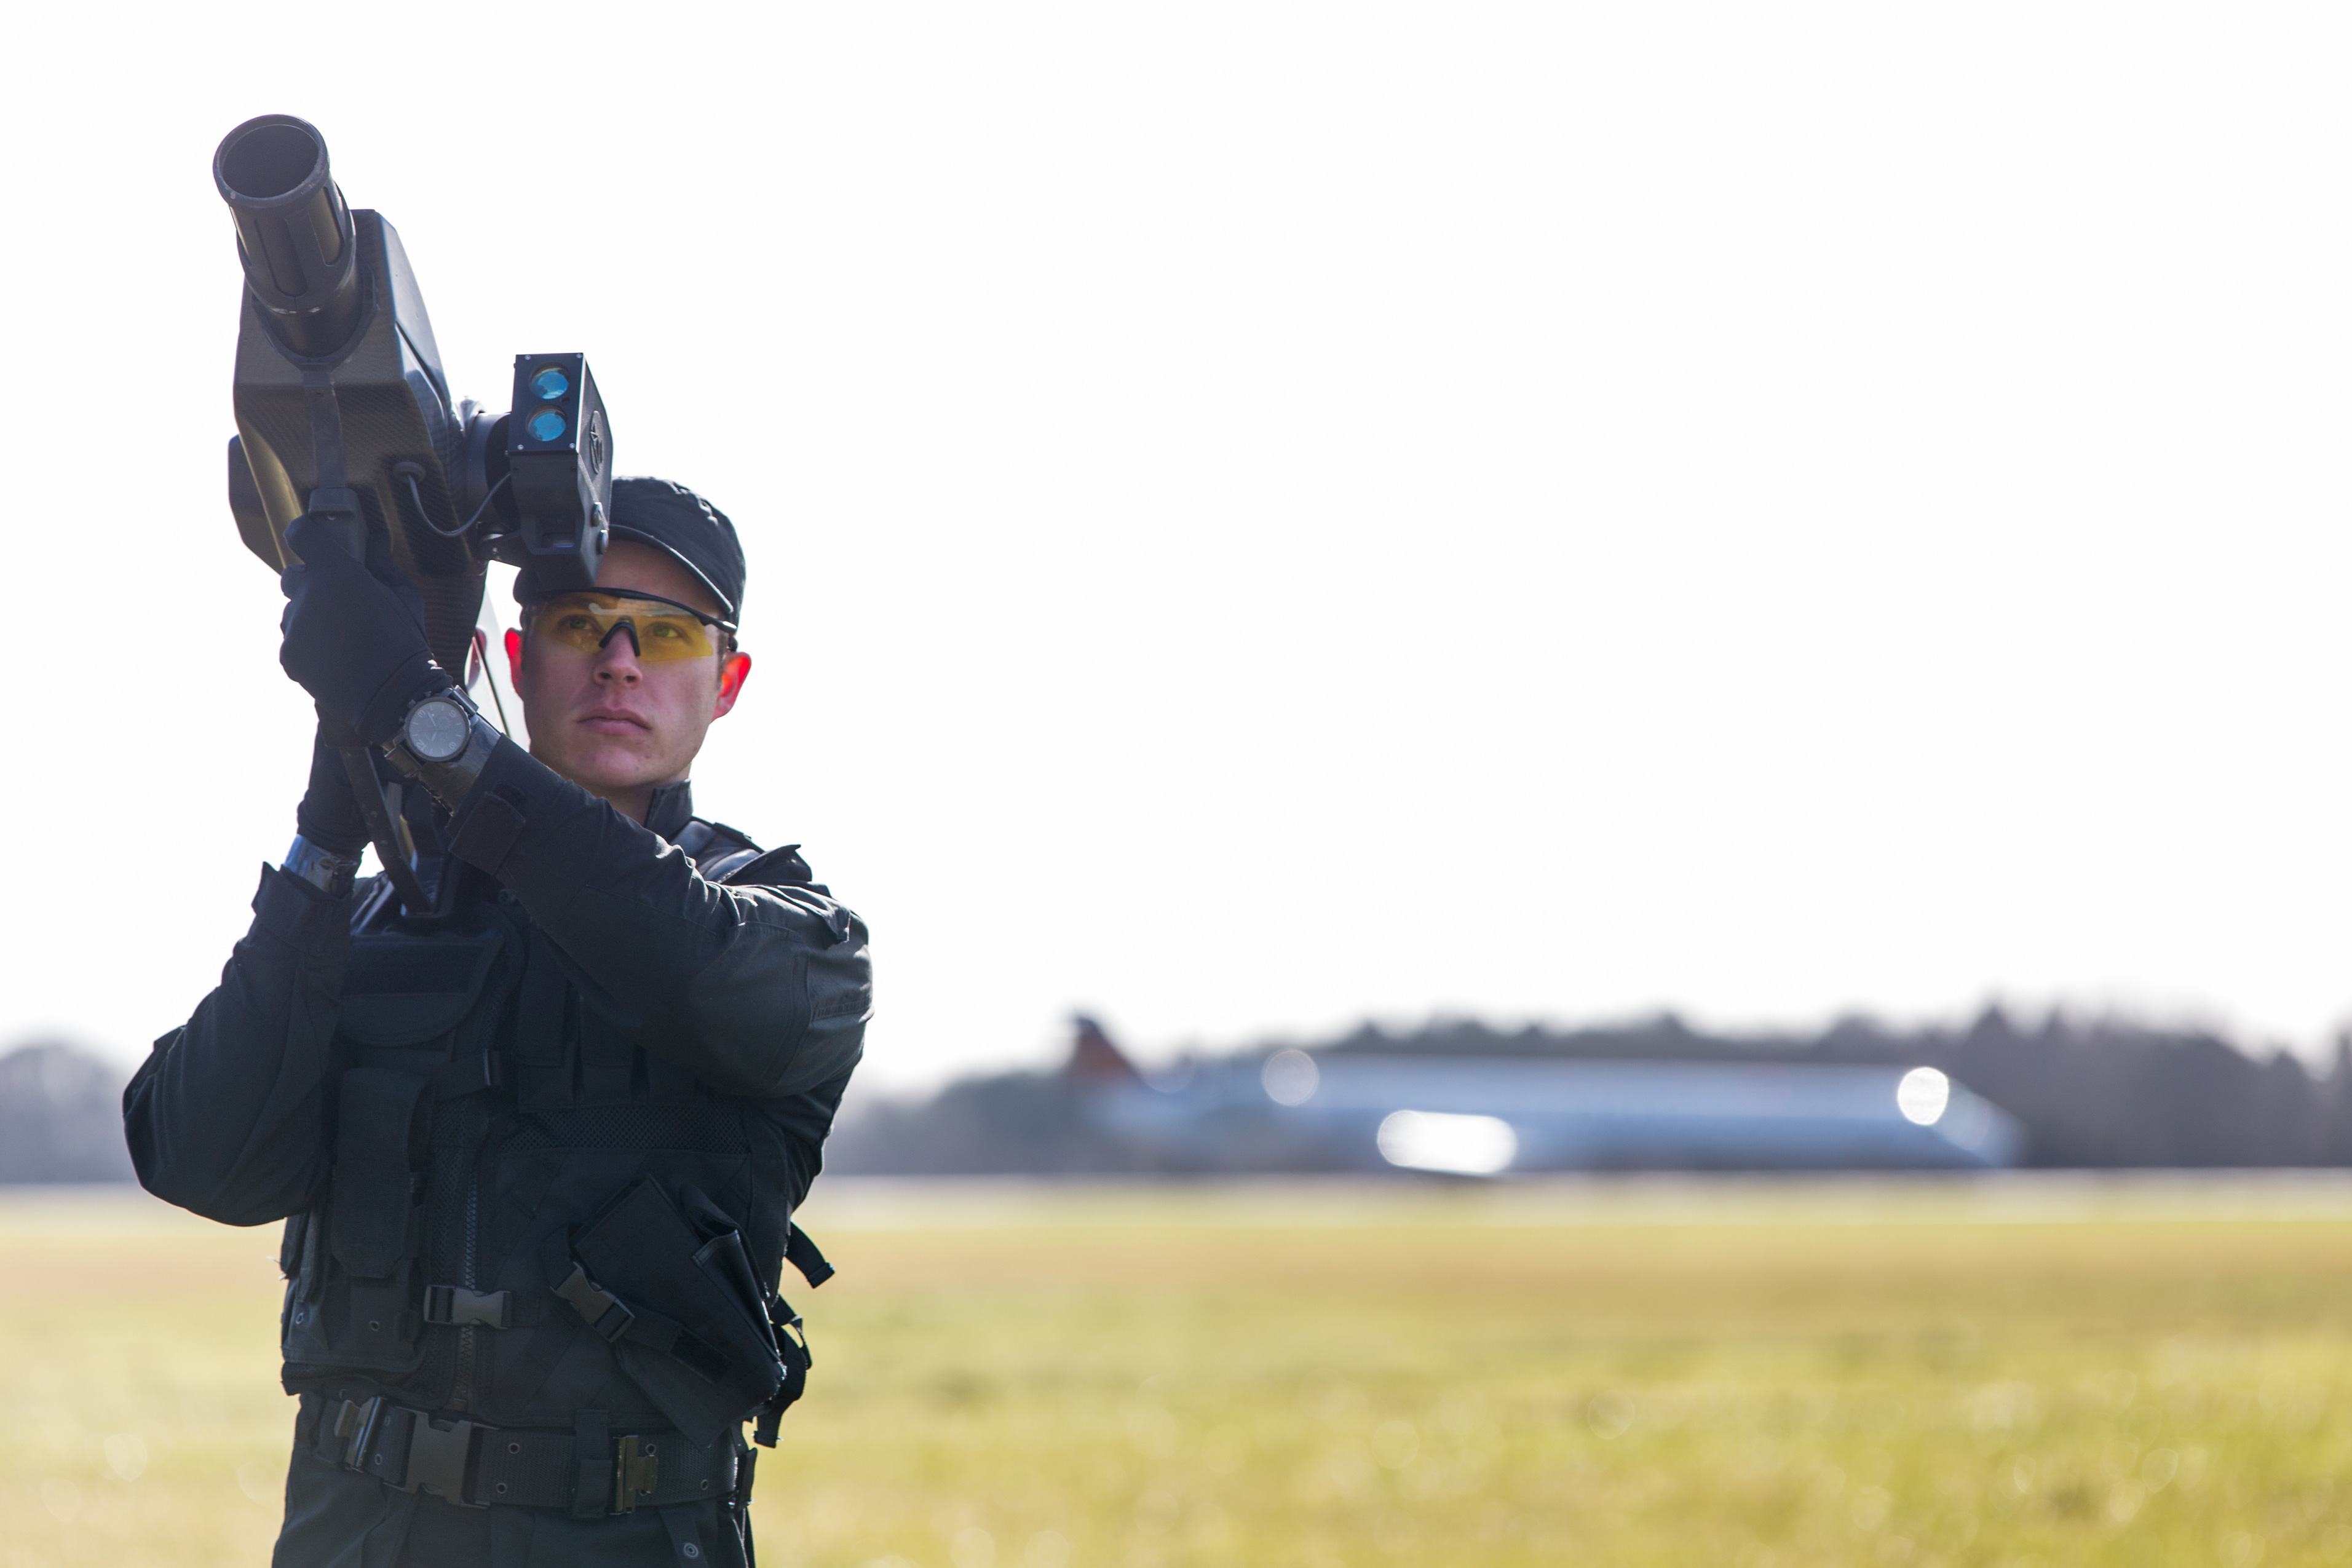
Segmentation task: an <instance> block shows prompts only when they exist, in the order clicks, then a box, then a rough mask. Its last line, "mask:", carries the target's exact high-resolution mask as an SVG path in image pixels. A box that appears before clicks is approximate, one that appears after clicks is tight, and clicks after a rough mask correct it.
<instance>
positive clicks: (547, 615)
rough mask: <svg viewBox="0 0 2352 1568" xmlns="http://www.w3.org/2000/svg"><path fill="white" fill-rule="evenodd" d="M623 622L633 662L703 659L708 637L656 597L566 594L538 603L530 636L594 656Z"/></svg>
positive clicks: (706, 631) (686, 616)
mask: <svg viewBox="0 0 2352 1568" xmlns="http://www.w3.org/2000/svg"><path fill="white" fill-rule="evenodd" d="M624 624H625V625H626V626H628V627H629V629H630V630H631V631H633V632H635V634H636V645H637V658H638V659H639V660H640V661H641V662H643V663H646V664H666V663H667V662H669V661H670V660H672V659H680V658H709V657H710V653H711V651H712V650H711V644H710V633H709V628H707V627H706V626H703V624H702V623H701V621H699V620H698V619H697V618H696V617H695V616H694V615H693V614H692V613H691V612H690V611H687V610H681V609H679V608H678V607H677V605H665V604H663V603H662V602H661V601H660V600H659V599H633V598H628V597H625V596H624V595H618V594H565V595H561V596H559V597H557V598H553V599H549V600H546V601H545V602H543V603H542V604H541V605H540V606H539V609H538V610H537V612H536V613H534V614H533V615H532V616H531V621H530V629H531V635H532V636H534V637H543V638H545V639H546V640H547V641H549V642H551V643H558V644H561V645H562V646H563V647H569V648H577V649H578V650H579V651H580V652H582V653H595V652H597V651H599V650H600V649H602V648H603V647H604V645H605V643H606V641H607V640H608V639H610V638H611V637H612V635H613V633H614V629H615V628H617V627H619V626H623V625H624Z"/></svg>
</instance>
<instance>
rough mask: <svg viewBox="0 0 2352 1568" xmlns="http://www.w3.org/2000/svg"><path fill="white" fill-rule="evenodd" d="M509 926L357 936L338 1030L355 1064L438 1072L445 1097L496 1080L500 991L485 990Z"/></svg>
mask: <svg viewBox="0 0 2352 1568" xmlns="http://www.w3.org/2000/svg"><path fill="white" fill-rule="evenodd" d="M511 942H513V938H512V937H511V935H510V933H508V932H507V931H505V930H504V928H503V927H499V928H495V929H492V930H489V931H482V932H479V933H478V934H476V935H472V936H446V935H435V936H429V937H425V936H415V935H410V934H407V933H404V932H386V933H383V934H379V935H374V936H369V937H365V938H362V939H361V940H359V941H357V942H353V943H352V952H351V958H350V961H349V962H348V963H346V964H345V966H344V972H343V995H342V1011H341V1015H340V1016H339V1017H338V1018H337V1020H336V1025H335V1032H336V1034H337V1035H338V1036H340V1037H341V1039H342V1042H343V1046H344V1048H345V1054H346V1059H348V1060H349V1061H350V1062H351V1063H352V1065H353V1066H354V1067H361V1068H386V1069H390V1070H393V1071H397V1072H422V1073H426V1074H430V1075H433V1077H434V1079H435V1085H436V1090H437V1092H438V1093H439V1094H440V1095H441V1096H443V1097H444V1098H447V1097H449V1096H451V1095H456V1094H463V1093H469V1092H472V1091H474V1090H478V1089H486V1088H489V1087H492V1086H494V1085H495V1084H497V1083H498V1082H499V1079H500V1076H501V1075H500V1072H499V1068H498V1067H497V1065H496V1063H495V1062H494V1061H492V1060H491V1059H490V1058H488V1055H487V1053H488V1049H489V1047H490V1044H491V1035H492V1032H493V1030H494V1029H495V1028H496V1026H497V1016H498V1013H499V1006H498V1005H497V1004H498V998H497V997H495V996H493V997H489V998H488V999H487V1000H486V999H485V997H484V995H483V991H484V987H485V984H486V982H488V979H489V977H490V974H491V972H492V970H493V969H494V968H495V967H496V965H497V962H498V957H499V952H501V951H503V950H504V949H505V948H506V947H507V946H509V944H510V943H511Z"/></svg>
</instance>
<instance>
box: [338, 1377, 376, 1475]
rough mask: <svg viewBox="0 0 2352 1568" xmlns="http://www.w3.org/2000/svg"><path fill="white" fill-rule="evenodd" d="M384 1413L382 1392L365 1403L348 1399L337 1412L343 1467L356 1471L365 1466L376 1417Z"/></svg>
mask: <svg viewBox="0 0 2352 1568" xmlns="http://www.w3.org/2000/svg"><path fill="white" fill-rule="evenodd" d="M379 1415H383V1394H377V1395H376V1396H375V1397H374V1398H373V1399H371V1400H368V1401H366V1402H365V1403H363V1404H362V1403H359V1402H355V1401H352V1400H349V1399H346V1400H344V1401H343V1403H342V1406H341V1408H340V1409H338V1410H337V1411H336V1412H335V1426H334V1432H335V1436H338V1437H340V1438H341V1439H342V1440H343V1455H342V1461H341V1462H342V1467H343V1468H345V1469H347V1470H351V1471H353V1472H355V1473H356V1472H358V1471H360V1470H361V1469H362V1468H365V1466H366V1463H367V1448H368V1444H369V1443H371V1442H373V1440H374V1438H375V1423H376V1417H378V1416H379Z"/></svg>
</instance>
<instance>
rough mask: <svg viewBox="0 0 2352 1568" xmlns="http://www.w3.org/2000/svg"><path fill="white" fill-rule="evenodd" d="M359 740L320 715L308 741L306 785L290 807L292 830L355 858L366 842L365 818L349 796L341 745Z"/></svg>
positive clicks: (333, 851)
mask: <svg viewBox="0 0 2352 1568" xmlns="http://www.w3.org/2000/svg"><path fill="white" fill-rule="evenodd" d="M360 743H361V742H360V738H359V736H358V735H357V734H356V733H354V732H353V731H352V730H351V728H350V727H349V726H348V725H344V724H341V723H338V722H337V721H334V720H332V719H331V718H327V717H326V716H324V715H321V716H320V720H319V732H318V736H317V738H316V739H315V740H313V741H312V742H311V743H310V788H308V789H306V790H304V791H303V792H302V804H301V805H298V806H296V807H295V808H294V831H296V832H297V833H299V834H300V835H301V836H302V837H305V838H307V839H309V840H310V842H311V843H313V844H315V845H317V846H318V847H320V848H321V849H324V850H326V851H327V852H328V853H329V854H331V855H340V856H341V857H342V858H344V859H346V860H356V859H358V858H359V857H360V851H361V850H362V849H364V848H366V847H367V842H368V830H367V819H366V818H365V817H363V816H361V815H360V805H359V802H358V801H356V800H354V799H352V780H351V774H350V773H348V772H346V771H345V769H344V766H343V753H342V751H341V747H342V746H346V745H350V746H356V745H359V744H360Z"/></svg>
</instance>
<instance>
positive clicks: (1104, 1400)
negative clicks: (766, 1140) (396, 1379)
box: [0, 1179, 2352, 1568]
mask: <svg viewBox="0 0 2352 1568" xmlns="http://www.w3.org/2000/svg"><path fill="white" fill-rule="evenodd" d="M808 1218H809V1223H810V1228H811V1229H812V1231H814V1233H815V1234H817V1236H818V1237H819V1238H820V1239H821V1240H822V1241H823V1242H824V1244H825V1245H826V1247H827V1249H828V1250H829V1251H830V1252H831V1253H832V1255H833V1257H834V1258H835V1261H836V1262H838V1263H839V1264H840V1265H841V1267H842V1274H841V1277H840V1278H839V1279H837V1280H836V1281H835V1282H834V1283H833V1284H831V1285H828V1286H827V1287H826V1288H825V1289H824V1291H822V1292H821V1293H817V1294H814V1295H810V1294H808V1293H806V1292H802V1293H801V1294H800V1296H799V1297H797V1298H796V1301H797V1304H798V1305H800V1306H801V1307H802V1308H803V1310H804V1311H806V1312H807V1313H808V1315H809V1318H810V1321H811V1327H812V1330H813V1332H814V1338H815V1344H816V1348H817V1353H818V1358H819V1364H818V1368H817V1373H816V1377H815V1381H814V1383H813V1384H812V1392H811V1394H810V1397H809V1399H808V1401H807V1402H806V1403H805V1404H804V1405H802V1406H801V1407H800V1408H799V1409H797V1410H795V1411H794V1412H793V1415H792V1416H791V1417H790V1418H789V1419H788V1420H787V1421H786V1423H785V1438H784V1443H783V1446H782V1448H781V1449H779V1450H778V1451H777V1452H776V1453H774V1454H772V1455H770V1456H767V1457H766V1458H765V1459H764V1461H763V1464H762V1466H761V1489H760V1496H759V1500H758V1502H757V1504H756V1505H755V1512H756V1514H757V1517H758V1521H759V1528H760V1531H761V1556H762V1561H763V1562H764V1563H768V1564H769V1565H770V1568H775V1565H777V1564H786V1565H789V1564H806V1565H809V1568H835V1565H838V1568H867V1565H876V1564H879V1565H881V1568H1095V1565H1097V1564H1099V1565H1106V1568H1109V1565H1116V1568H1150V1565H1158V1564H1167V1565H1173V1564H1179V1563H1234V1564H1252V1565H1255V1564H1298V1565H1301V1568H1318V1565H1333V1568H1336V1565H1339V1564H1351V1565H1358V1568H1379V1565H1383V1564H1391V1563H1393V1564H1400V1565H1402V1564H1415V1563H1422V1564H1441V1563H1444V1564H1453V1563H1480V1564H1486V1563H1492V1564H1522V1563H1528V1564H1532V1563H1548V1564H1549V1563H1580V1564H1581V1563H1624V1564H1636V1563H1677V1564H1685V1563H1727V1564H1740V1565H1744V1568H1796V1565H1799V1564H1816V1563H1818V1564H1829V1563H1854V1564H1870V1565H1873V1568H1897V1565H1909V1568H1925V1565H1927V1564H1935V1563H1943V1564H1954V1565H1957V1564H2024V1563H2042V1564H2044V1565H2048V1568H2055V1565H2058V1564H2073V1563H2136V1564H2137V1563H2213V1564H2220V1565H2223V1568H2253V1565H2255V1564H2257V1563H2261V1564H2266V1565H2278V1564H2289V1563H2342V1562H2347V1561H2352V1476H2347V1475H2346V1470H2347V1461H2352V1333H2348V1332H2347V1326H2352V1186H2347V1185H2345V1184H2341V1183H2337V1182H2333V1181H2293V1180H2290V1181H2284V1182H2252V1181H2231V1180H2226V1179H2225V1180H2222V1181H2219V1182H2209V1183H2198V1182H2175V1181H2160V1182H2139V1183H2098V1182H2069V1181H2063V1180H2060V1181H2014V1182H2001V1183H1997V1184H1985V1185H1968V1184H1958V1185H1943V1184H1839V1183H1819V1184H1778V1185H1776V1184H1671V1183H1669V1184H1579V1185H1562V1186H1545V1187H1528V1188H1507V1189H1474V1188H1445V1187H1408V1188H1402V1189H1393V1190H1386V1191H1370V1190H1366V1189H1360V1188H1349V1187H1281V1186H1276V1187H1265V1188H1213V1189H1204V1190H1197V1191H1169V1190H1165V1189H1149V1188H1144V1189H1133V1190H1124V1191H1122V1190H1118V1189H1100V1188H1097V1189H1082V1190H1076V1191H1063V1192H1056V1191H1053V1190H1049V1189H1033V1188H1022V1187H1003V1186H985V1185H970V1186H965V1187H962V1188H949V1187H939V1186H917V1185H910V1186H903V1187H901V1186H889V1185H871V1184H869V1185H864V1186H859V1185H842V1186H840V1187H838V1188H837V1189H836V1190H835V1191H832V1192H830V1193H826V1194H823V1195H821V1196H820V1198H819V1200H818V1201H817V1202H816V1203H815V1204H814V1205H812V1208H811V1211H810V1214H809V1215H808ZM274 1247H275V1239H274V1236H273V1234H272V1233H271V1232H270V1231H267V1230H265V1231H243V1232H240V1231H230V1230H224V1229H221V1228H219V1227H217V1226H209V1225H206V1224H204V1223H202V1222H199V1221H194V1220H191V1219H189V1218H187V1217H185V1216H184V1215H177V1214H175V1213H173V1211H170V1210H167V1209H163V1208H162V1207H160V1206H159V1205H152V1204H151V1203H148V1202H146V1201H145V1200H143V1199H139V1198H135V1197H131V1196H127V1195H100V1196H92V1195H89V1194H49V1195H20V1196H14V1197H7V1198H0V1351H4V1352H5V1357H0V1564H5V1568H32V1565H34V1564H40V1565H43V1568H66V1565H68V1564H76V1563H140V1564H143V1563H188V1564H204V1563H260V1562H263V1561H265V1560H266V1556H267V1552H268V1542H269V1540H270V1538H271V1535H272V1533H273V1531H274V1526H275V1521H276V1506H277V1492H278V1484H279V1481H280V1479H281V1478H282V1476H283V1474H284V1464H285V1458H284V1455H285V1449H286V1444H287V1430H288V1426H289V1419H290V1408H291V1407H290V1405H289V1402H287V1401H286V1400H285V1399H284V1398H283V1397H282V1396H281V1395H279V1394H278V1393H277V1391H276V1385H275V1382H274V1375H275V1354H274V1345H273V1343H272V1341H273V1336H274V1333H275V1329H276V1310H277V1284H276V1279H275V1268H274V1264H273V1262H272V1258H273V1255H274Z"/></svg>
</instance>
